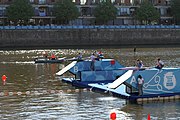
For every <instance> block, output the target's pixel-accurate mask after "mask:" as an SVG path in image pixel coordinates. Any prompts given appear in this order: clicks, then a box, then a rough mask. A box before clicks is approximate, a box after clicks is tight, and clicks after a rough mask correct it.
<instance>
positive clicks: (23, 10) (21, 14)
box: [7, 0, 34, 24]
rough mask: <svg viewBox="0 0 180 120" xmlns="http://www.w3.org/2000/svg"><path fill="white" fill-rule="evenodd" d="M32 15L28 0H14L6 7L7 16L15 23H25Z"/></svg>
mask: <svg viewBox="0 0 180 120" xmlns="http://www.w3.org/2000/svg"><path fill="white" fill-rule="evenodd" d="M33 15H34V11H33V7H32V6H31V4H30V3H29V1H28V0H14V2H13V4H11V5H10V6H9V7H8V8H7V17H8V19H9V20H10V21H13V22H14V23H15V24H26V23H27V22H28V20H29V19H30V18H32V16H33Z"/></svg>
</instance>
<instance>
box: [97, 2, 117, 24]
mask: <svg viewBox="0 0 180 120" xmlns="http://www.w3.org/2000/svg"><path fill="white" fill-rule="evenodd" d="M116 15H117V8H116V7H115V6H114V5H113V4H112V3H111V2H110V1H109V0H103V1H102V2H101V3H100V4H98V6H97V7H96V8H95V12H94V16H95V17H96V18H95V21H96V24H107V22H108V21H110V20H114V19H116Z"/></svg>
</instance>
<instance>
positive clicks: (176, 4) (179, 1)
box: [171, 0, 180, 24]
mask: <svg viewBox="0 0 180 120" xmlns="http://www.w3.org/2000/svg"><path fill="white" fill-rule="evenodd" d="M171 9H172V13H173V16H174V19H175V23H176V24H180V0H172V1H171Z"/></svg>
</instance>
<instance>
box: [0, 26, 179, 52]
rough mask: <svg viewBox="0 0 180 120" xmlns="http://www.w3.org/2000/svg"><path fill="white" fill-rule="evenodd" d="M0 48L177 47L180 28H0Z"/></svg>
mask: <svg viewBox="0 0 180 120" xmlns="http://www.w3.org/2000/svg"><path fill="white" fill-rule="evenodd" d="M0 42H1V44H0V48H1V49H43V48H119V47H134V46H137V47H138V46H139V47H156V46H157V47H158V46H165V47H167V46H178V47H179V46H180V29H58V30H0Z"/></svg>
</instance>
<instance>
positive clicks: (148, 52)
mask: <svg viewBox="0 0 180 120" xmlns="http://www.w3.org/2000/svg"><path fill="white" fill-rule="evenodd" d="M99 50H101V51H102V52H103V53H104V56H105V57H106V58H115V59H116V60H118V61H119V62H120V63H121V64H123V65H124V66H134V64H135V61H136V59H141V60H142V61H143V63H144V65H145V66H149V67H153V66H154V65H155V63H156V59H157V58H159V57H160V58H161V59H162V60H163V61H164V63H165V67H179V65H180V48H137V49H136V51H134V49H133V48H127V49H125V48H123V49H99ZM99 50H96V51H99ZM46 51H48V52H49V53H52V52H54V53H55V54H56V55H57V56H58V57H67V58H71V57H73V56H77V55H78V52H82V53H83V56H84V57H88V56H90V54H91V53H92V52H94V51H95V50H94V49H58V50H57V49H56V50H54V49H53V50H49V49H48V50H46ZM42 52H43V50H16V51H0V58H1V59H0V75H1V76H2V75H6V76H7V80H6V81H5V82H3V81H1V82H0V106H1V108H0V119H1V120H14V119H18V120H109V119H110V113H111V112H112V111H115V112H116V115H117V120H147V115H148V113H149V114H150V115H151V119H152V120H180V100H176V101H161V102H148V103H142V104H137V103H130V102H129V101H126V100H124V99H121V98H116V97H111V96H108V95H105V94H100V93H95V92H91V91H90V90H88V89H78V88H75V87H73V86H71V85H69V84H67V83H63V82H62V81H61V77H58V76H56V75H55V73H56V72H58V71H59V69H62V68H63V67H64V66H65V65H66V64H68V63H66V62H65V63H63V64H35V63H34V62H33V60H34V58H36V57H38V56H41V55H42ZM65 76H70V74H68V73H67V74H65Z"/></svg>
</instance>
